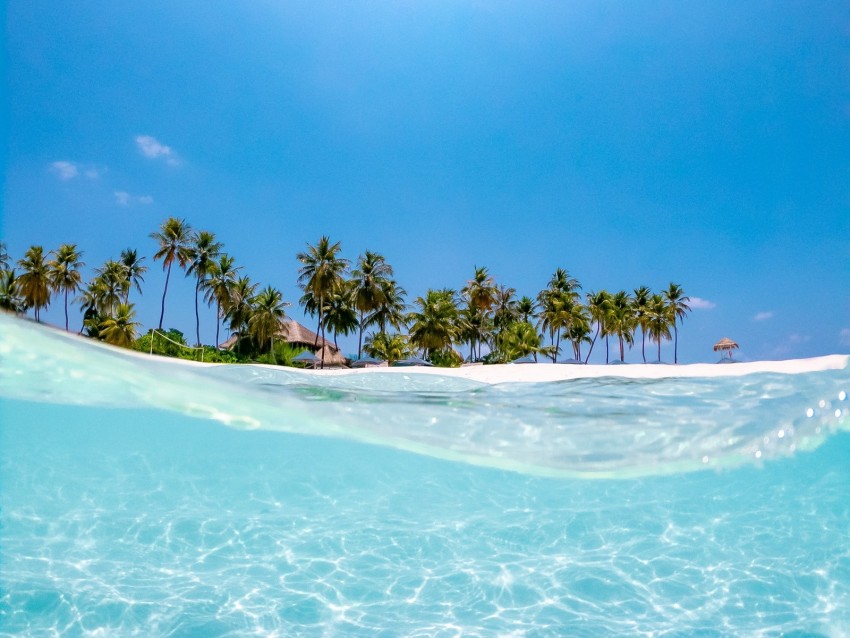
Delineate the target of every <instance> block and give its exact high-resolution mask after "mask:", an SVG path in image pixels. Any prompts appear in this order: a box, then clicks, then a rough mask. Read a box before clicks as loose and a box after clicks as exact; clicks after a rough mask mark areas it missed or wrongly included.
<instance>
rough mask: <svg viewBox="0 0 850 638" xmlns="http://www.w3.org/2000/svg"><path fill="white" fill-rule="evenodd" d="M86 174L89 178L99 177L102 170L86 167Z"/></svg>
mask: <svg viewBox="0 0 850 638" xmlns="http://www.w3.org/2000/svg"><path fill="white" fill-rule="evenodd" d="M85 176H86V177H88V178H89V179H97V178H98V177H100V171H99V170H97V169H96V168H88V169H86V172H85Z"/></svg>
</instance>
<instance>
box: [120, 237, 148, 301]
mask: <svg viewBox="0 0 850 638" xmlns="http://www.w3.org/2000/svg"><path fill="white" fill-rule="evenodd" d="M144 260H145V258H144V257H139V254H138V252H137V251H136V249H135V248H125V249H124V250H122V251H121V257H120V258H119V261H120V262H121V265H122V266H124V269H125V270H126V271H127V281H129V282H130V285H129V286H128V287H127V294H126V295H125V297H124V303H130V288H132V287H135V288H136V290H138V291H139V294H142V284H143V283H145V278H144V277H143V276H142V275H144V274H145V273H146V272H147V271H148V267H147V266H143V265H142V262H143V261H144Z"/></svg>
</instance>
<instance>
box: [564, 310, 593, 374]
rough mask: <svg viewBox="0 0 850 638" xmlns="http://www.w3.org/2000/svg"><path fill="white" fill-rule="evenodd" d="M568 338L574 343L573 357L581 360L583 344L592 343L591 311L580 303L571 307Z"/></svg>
mask: <svg viewBox="0 0 850 638" xmlns="http://www.w3.org/2000/svg"><path fill="white" fill-rule="evenodd" d="M567 338H568V339H569V340H570V342H571V343H572V345H573V358H575V359H576V360H577V361H581V344H582V343H590V313H589V312H588V310H587V308H585V307H584V306H583V305H581V304H580V303H577V304H573V306H572V308H571V309H570V319H569V327H568V328H567Z"/></svg>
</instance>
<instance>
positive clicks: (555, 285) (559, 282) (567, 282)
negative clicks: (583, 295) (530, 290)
mask: <svg viewBox="0 0 850 638" xmlns="http://www.w3.org/2000/svg"><path fill="white" fill-rule="evenodd" d="M549 289H550V290H557V291H559V292H563V293H567V294H569V295H570V296H571V298H572V299H577V298H578V291H579V290H581V284H580V283H579V281H578V279H576V278H575V277H572V276H571V275H570V273H569V272H567V271H566V270H564V269H563V268H558V269H557V270H556V271H555V272H554V274H553V275H552V278H551V279H550V280H549Z"/></svg>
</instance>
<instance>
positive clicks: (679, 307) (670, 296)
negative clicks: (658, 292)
mask: <svg viewBox="0 0 850 638" xmlns="http://www.w3.org/2000/svg"><path fill="white" fill-rule="evenodd" d="M662 294H663V295H664V300H665V301H666V302H667V305H668V306H670V311H671V315H670V316H671V317H672V318H673V332H674V334H675V335H676V337H675V338H676V340H675V342H674V345H673V363H679V327H678V322H679V321H681V320H683V319H684V318H685V317H686V316H687V314H688V313H689V312H690V311H691V307H690V306H689V305H688V302H689V301H690V300H691V298H690V297H686V296H685V291H684V290H682V287H681V286H680V285H679V284H674V283H673V282H672V281H671V282H670V286H669V287H668V288H667V290H665V291H664V292H663V293H662Z"/></svg>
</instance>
